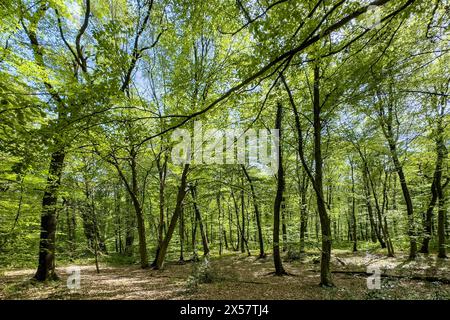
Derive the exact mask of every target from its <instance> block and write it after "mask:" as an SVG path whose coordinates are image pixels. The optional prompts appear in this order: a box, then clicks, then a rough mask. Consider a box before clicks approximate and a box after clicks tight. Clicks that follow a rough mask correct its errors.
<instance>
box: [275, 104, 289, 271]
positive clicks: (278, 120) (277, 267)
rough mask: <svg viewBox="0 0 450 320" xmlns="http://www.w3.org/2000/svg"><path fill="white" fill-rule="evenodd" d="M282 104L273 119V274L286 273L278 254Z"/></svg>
mask: <svg viewBox="0 0 450 320" xmlns="http://www.w3.org/2000/svg"><path fill="white" fill-rule="evenodd" d="M282 112H283V111H282V105H281V103H280V102H278V103H277V115H276V120H275V129H278V130H279V149H278V173H277V193H276V196H275V202H274V205H273V262H274V265H275V275H277V276H282V275H285V274H287V273H286V271H285V270H284V268H283V263H282V262H281V255H280V210H281V202H282V200H283V191H284V171H283V158H282V151H281V150H282V148H281V137H282V134H281V122H282Z"/></svg>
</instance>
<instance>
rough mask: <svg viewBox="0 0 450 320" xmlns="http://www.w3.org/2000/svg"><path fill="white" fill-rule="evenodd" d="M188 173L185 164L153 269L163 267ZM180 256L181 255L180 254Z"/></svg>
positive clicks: (180, 211) (180, 213)
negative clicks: (171, 213) (175, 199)
mask: <svg viewBox="0 0 450 320" xmlns="http://www.w3.org/2000/svg"><path fill="white" fill-rule="evenodd" d="M188 171H189V164H185V165H184V168H183V173H182V174H181V182H180V186H179V187H178V194H177V203H176V206H175V211H174V213H173V215H172V219H171V220H170V224H169V228H168V229H167V234H166V236H165V238H164V240H163V242H162V243H161V247H160V250H159V251H158V255H157V257H156V259H155V264H154V266H153V267H154V268H155V269H161V268H162V267H163V264H164V259H165V257H166V253H167V248H168V246H169V243H170V240H171V239H172V235H173V232H174V230H175V227H176V225H177V220H178V217H179V216H180V215H182V214H183V213H182V210H183V200H184V197H185V195H186V187H187V184H186V180H187V174H188ZM191 192H192V189H191ZM194 201H195V200H194ZM182 219H183V218H182ZM181 255H182V253H181ZM180 260H181V258H180Z"/></svg>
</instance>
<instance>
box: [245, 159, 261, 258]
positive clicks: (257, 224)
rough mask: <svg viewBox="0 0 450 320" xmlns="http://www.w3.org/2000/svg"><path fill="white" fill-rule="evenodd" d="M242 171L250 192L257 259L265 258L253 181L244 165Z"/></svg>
mask: <svg viewBox="0 0 450 320" xmlns="http://www.w3.org/2000/svg"><path fill="white" fill-rule="evenodd" d="M242 170H243V171H244V174H245V177H246V178H247V181H248V183H249V185H250V190H251V192H252V200H253V209H254V210H255V218H256V228H257V230H258V242H259V256H258V258H264V257H265V256H266V253H265V252H264V239H263V235H262V228H261V216H260V213H259V208H258V199H257V198H256V193H255V188H254V186H253V181H252V179H251V177H250V175H249V174H248V172H247V170H246V169H245V166H244V165H242Z"/></svg>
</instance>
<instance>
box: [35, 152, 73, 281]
mask: <svg viewBox="0 0 450 320" xmlns="http://www.w3.org/2000/svg"><path fill="white" fill-rule="evenodd" d="M65 156H66V153H65V151H64V149H60V150H57V151H55V152H54V153H52V155H51V160H50V167H49V170H48V177H47V185H46V187H45V192H44V197H43V199H42V212H41V233H40V240H39V259H38V268H37V271H36V274H35V275H34V279H36V280H38V281H45V280H55V279H58V276H57V275H56V273H55V238H56V223H57V221H56V220H57V219H56V211H57V209H56V205H57V202H58V194H57V193H58V188H59V186H60V184H61V176H62V172H63V166H64V158H65Z"/></svg>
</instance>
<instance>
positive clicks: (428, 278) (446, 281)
mask: <svg viewBox="0 0 450 320" xmlns="http://www.w3.org/2000/svg"><path fill="white" fill-rule="evenodd" d="M311 271H313V270H311ZM331 273H340V274H354V275H360V276H373V273H369V272H364V271H344V270H335V271H331ZM380 276H381V277H382V278H396V279H410V280H417V281H428V282H442V283H444V284H450V279H448V278H440V277H433V276H400V275H393V274H381V275H380Z"/></svg>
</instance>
